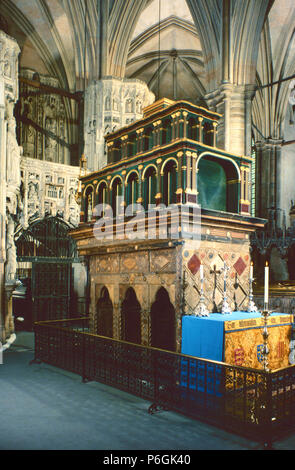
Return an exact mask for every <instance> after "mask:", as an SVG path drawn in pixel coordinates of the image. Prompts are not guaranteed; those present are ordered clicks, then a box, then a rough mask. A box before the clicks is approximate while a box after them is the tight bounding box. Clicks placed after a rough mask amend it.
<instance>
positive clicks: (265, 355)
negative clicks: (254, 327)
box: [262, 310, 271, 372]
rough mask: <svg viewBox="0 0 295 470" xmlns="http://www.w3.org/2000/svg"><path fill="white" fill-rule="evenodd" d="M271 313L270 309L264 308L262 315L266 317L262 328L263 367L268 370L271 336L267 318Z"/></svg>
mask: <svg viewBox="0 0 295 470" xmlns="http://www.w3.org/2000/svg"><path fill="white" fill-rule="evenodd" d="M270 313H271V312H269V311H268V310H264V311H263V312H262V317H263V319H264V326H263V330H262V336H263V351H262V356H263V369H264V370H265V371H266V372H269V368H268V355H269V347H268V337H269V333H268V329H267V319H268V317H269V315H270Z"/></svg>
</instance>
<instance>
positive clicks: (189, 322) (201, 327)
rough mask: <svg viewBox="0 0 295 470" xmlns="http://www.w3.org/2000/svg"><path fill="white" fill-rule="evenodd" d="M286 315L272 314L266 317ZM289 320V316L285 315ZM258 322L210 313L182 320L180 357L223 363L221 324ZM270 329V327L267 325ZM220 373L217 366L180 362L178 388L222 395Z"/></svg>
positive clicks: (243, 315)
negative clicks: (206, 315) (241, 321)
mask: <svg viewBox="0 0 295 470" xmlns="http://www.w3.org/2000/svg"><path fill="white" fill-rule="evenodd" d="M278 315H279V316H280V317H281V316H284V315H289V314H285V313H277V312H273V313H272V314H270V316H278ZM289 316H290V315H289ZM255 318H256V319H257V318H259V319H261V313H260V312H255V313H248V312H232V313H230V314H225V315H222V314H220V313H212V314H210V316H209V317H195V316H191V315H185V316H183V317H182V344H181V352H182V354H185V355H188V356H193V357H196V358H200V359H208V360H212V361H219V362H224V343H225V322H234V321H237V320H238V321H239V320H251V319H255ZM270 326H271V325H270ZM259 328H260V329H261V326H260V327H259ZM223 374H224V371H223V369H222V367H221V366H218V364H210V363H201V362H192V361H190V360H189V358H183V359H182V360H181V373H180V386H181V387H183V388H185V389H186V390H191V391H195V392H205V393H206V394H208V395H213V396H216V397H220V396H222V395H223V390H224V389H223V387H224V385H223V383H224V377H223Z"/></svg>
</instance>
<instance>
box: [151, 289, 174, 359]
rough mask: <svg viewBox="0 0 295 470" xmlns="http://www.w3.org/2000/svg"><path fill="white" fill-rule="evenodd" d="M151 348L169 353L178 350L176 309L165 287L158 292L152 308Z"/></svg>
mask: <svg viewBox="0 0 295 470" xmlns="http://www.w3.org/2000/svg"><path fill="white" fill-rule="evenodd" d="M150 316H151V346H153V347H155V348H159V349H166V350H168V351H175V349H176V333H175V331H176V328H175V309H174V307H173V305H172V303H171V302H170V298H169V294H168V292H167V290H166V289H165V288H164V287H160V288H159V290H158V291H157V294H156V298H155V301H154V303H153V304H152V306H151V313H150Z"/></svg>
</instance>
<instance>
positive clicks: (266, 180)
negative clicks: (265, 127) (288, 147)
mask: <svg viewBox="0 0 295 470" xmlns="http://www.w3.org/2000/svg"><path fill="white" fill-rule="evenodd" d="M255 145H256V211H257V212H256V215H257V216H259V217H265V218H268V215H269V209H271V208H272V209H275V210H278V209H281V207H280V192H281V185H282V181H281V148H282V141H281V140H279V139H267V140H266V141H264V142H257V143H256V144H255Z"/></svg>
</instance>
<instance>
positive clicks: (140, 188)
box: [136, 165, 143, 204]
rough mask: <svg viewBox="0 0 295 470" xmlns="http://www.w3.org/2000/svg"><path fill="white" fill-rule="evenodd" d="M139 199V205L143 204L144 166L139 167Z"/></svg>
mask: <svg viewBox="0 0 295 470" xmlns="http://www.w3.org/2000/svg"><path fill="white" fill-rule="evenodd" d="M137 168H138V198H137V201H136V202H137V203H138V204H143V197H142V192H143V191H142V184H143V179H142V170H143V165H138V167H137Z"/></svg>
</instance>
